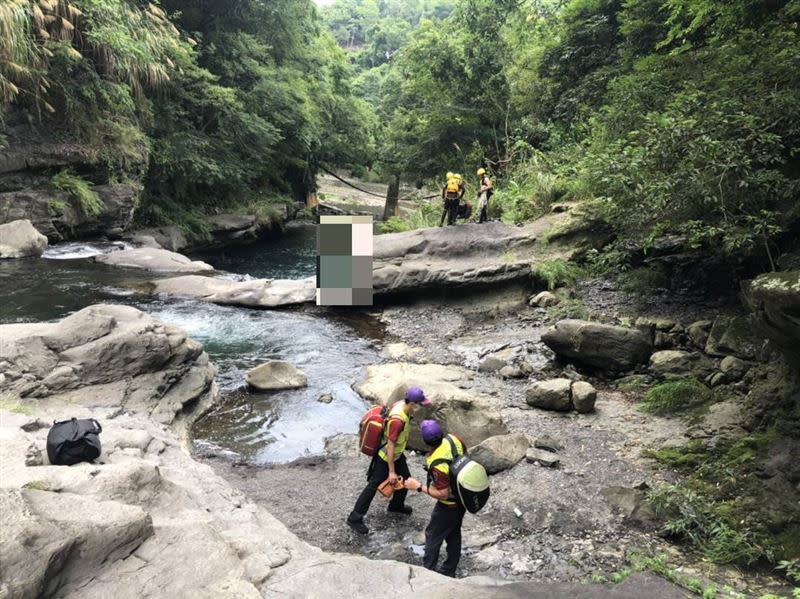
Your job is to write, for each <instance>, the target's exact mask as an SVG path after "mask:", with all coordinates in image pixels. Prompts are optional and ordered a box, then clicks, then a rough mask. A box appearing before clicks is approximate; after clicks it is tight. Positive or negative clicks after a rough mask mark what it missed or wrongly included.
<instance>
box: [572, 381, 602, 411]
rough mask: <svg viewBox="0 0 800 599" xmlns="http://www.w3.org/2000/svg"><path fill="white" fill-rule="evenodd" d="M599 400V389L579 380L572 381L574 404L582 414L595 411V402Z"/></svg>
mask: <svg viewBox="0 0 800 599" xmlns="http://www.w3.org/2000/svg"><path fill="white" fill-rule="evenodd" d="M596 401H597V390H596V389H595V388H594V387H592V385H590V384H589V383H586V382H583V381H578V382H577V383H572V405H573V406H574V407H575V410H576V411H577V412H578V413H580V414H588V413H589V412H592V411H594V404H595V402H596Z"/></svg>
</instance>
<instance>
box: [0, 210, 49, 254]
mask: <svg viewBox="0 0 800 599" xmlns="http://www.w3.org/2000/svg"><path fill="white" fill-rule="evenodd" d="M45 248H47V237H45V236H44V235H42V234H41V233H39V231H37V230H36V228H35V227H34V226H33V225H32V224H31V221H29V220H27V219H26V220H15V221H12V222H10V223H5V224H3V225H0V258H27V257H28V256H41V255H42V253H43V252H44V250H45Z"/></svg>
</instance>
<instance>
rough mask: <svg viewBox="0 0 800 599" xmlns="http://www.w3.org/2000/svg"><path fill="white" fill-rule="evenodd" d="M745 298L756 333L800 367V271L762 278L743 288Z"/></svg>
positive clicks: (773, 274) (766, 275)
mask: <svg viewBox="0 0 800 599" xmlns="http://www.w3.org/2000/svg"><path fill="white" fill-rule="evenodd" d="M744 297H745V301H746V303H747V305H748V306H749V308H750V309H751V310H752V311H753V313H754V317H755V319H756V322H757V323H758V328H759V330H760V331H761V332H762V333H763V334H764V335H766V336H767V337H769V339H771V340H772V341H773V342H775V343H777V344H778V345H779V346H780V347H781V348H782V349H783V350H784V352H785V353H786V354H787V356H788V357H789V358H790V359H791V360H792V362H793V363H794V365H795V366H800V350H799V349H798V347H800V271H798V270H793V271H784V272H777V273H768V274H764V275H761V276H759V277H757V278H756V279H754V280H753V281H752V282H750V283H749V284H747V285H745V287H744ZM739 357H745V356H739Z"/></svg>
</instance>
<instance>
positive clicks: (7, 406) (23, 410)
mask: <svg viewBox="0 0 800 599" xmlns="http://www.w3.org/2000/svg"><path fill="white" fill-rule="evenodd" d="M0 410H6V411H7V412H16V413H17V414H25V415H26V416H32V415H33V412H34V410H33V408H32V407H30V406H26V405H25V404H23V403H22V400H21V399H20V398H19V397H18V396H16V395H12V394H10V393H6V394H4V395H0Z"/></svg>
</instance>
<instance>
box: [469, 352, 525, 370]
mask: <svg viewBox="0 0 800 599" xmlns="http://www.w3.org/2000/svg"><path fill="white" fill-rule="evenodd" d="M519 355H520V348H518V347H507V348H505V349H501V350H500V351H496V352H492V353H490V354H487V355H486V356H485V357H484V358H483V359H482V360H481V361H480V363H479V364H478V370H479V371H480V372H497V371H499V370H501V369H502V368H504V367H506V366H510V365H511V363H512V362H514V361H515V360H516V359H517V358H518V357H519Z"/></svg>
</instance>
